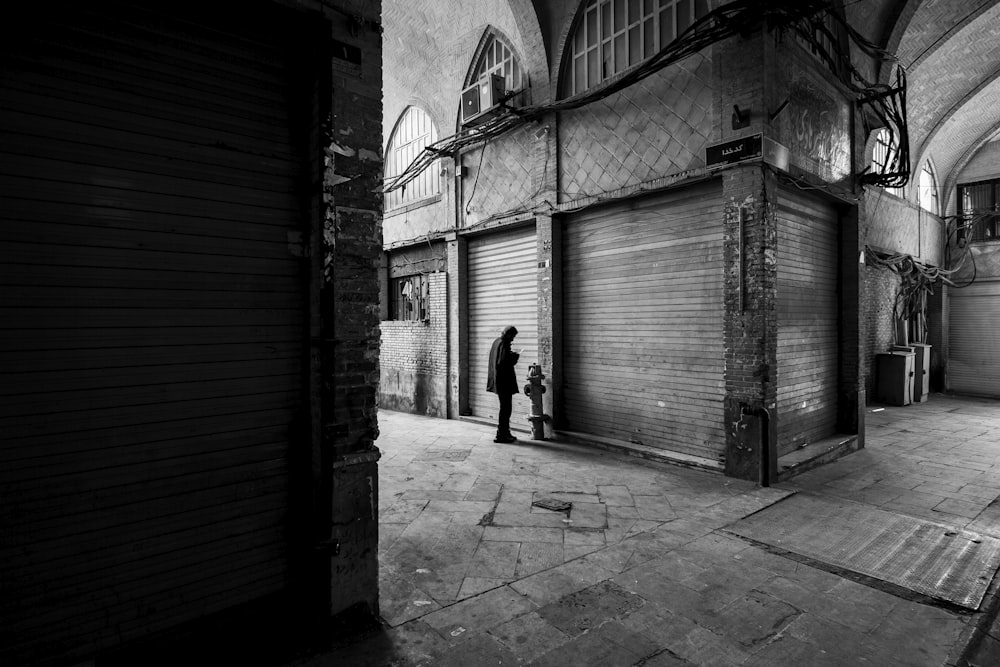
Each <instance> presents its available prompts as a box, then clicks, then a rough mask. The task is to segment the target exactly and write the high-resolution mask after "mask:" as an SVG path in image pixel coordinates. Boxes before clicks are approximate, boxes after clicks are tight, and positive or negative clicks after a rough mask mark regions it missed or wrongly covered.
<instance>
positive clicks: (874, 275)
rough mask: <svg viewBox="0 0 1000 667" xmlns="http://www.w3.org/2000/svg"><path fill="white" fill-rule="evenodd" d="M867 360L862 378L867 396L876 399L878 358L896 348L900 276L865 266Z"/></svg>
mask: <svg viewBox="0 0 1000 667" xmlns="http://www.w3.org/2000/svg"><path fill="white" fill-rule="evenodd" d="M864 278H865V280H864V287H863V290H862V297H863V301H864V309H863V316H864V337H863V340H864V358H865V363H864V365H863V369H862V372H863V375H864V381H865V387H866V390H867V393H868V396H869V397H870V398H871V399H874V397H875V355H876V354H880V353H882V352H885V351H887V350H888V349H889V347H890V346H891V345H893V344H894V342H895V339H894V335H895V334H894V321H893V319H894V318H893V305H894V304H895V300H896V294H897V292H898V291H899V285H900V279H899V276H898V275H896V274H895V273H893V272H892V271H890V270H888V269H885V268H881V267H875V266H866V267H865V271H864Z"/></svg>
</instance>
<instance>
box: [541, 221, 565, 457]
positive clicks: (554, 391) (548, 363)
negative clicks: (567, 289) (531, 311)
mask: <svg viewBox="0 0 1000 667" xmlns="http://www.w3.org/2000/svg"><path fill="white" fill-rule="evenodd" d="M535 236H536V238H537V244H538V315H537V319H538V363H539V365H541V367H542V374H544V375H545V379H544V380H543V382H542V383H543V385H544V386H545V393H544V394H543V395H542V406H543V409H544V411H545V414H546V415H548V416H549V419H548V421H546V422H545V429H544V430H545V437H546V438H551V437H552V436H553V419H554V416H555V414H556V413H555V409H556V406H558V391H559V390H558V388H559V386H561V384H562V383H561V377H562V364H561V363H560V359H561V357H560V356H559V350H561V349H562V316H561V315H562V267H561V262H560V258H561V257H562V250H561V243H560V240H561V238H562V230H561V225H560V223H559V220H558V219H553V218H552V216H550V215H539V216H536V217H535Z"/></svg>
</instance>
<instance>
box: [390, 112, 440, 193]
mask: <svg viewBox="0 0 1000 667" xmlns="http://www.w3.org/2000/svg"><path fill="white" fill-rule="evenodd" d="M435 141H437V128H436V127H434V122H433V121H432V120H431V117H430V116H428V115H427V113H426V112H425V111H424V110H423V109H419V108H417V107H407V109H406V111H404V112H403V115H402V116H400V117H399V120H398V121H397V122H396V128H395V129H394V130H393V131H392V139H391V140H390V141H389V148H388V150H387V151H386V156H385V178H386V179H387V180H388V179H391V178H395V177H396V176H399V175H400V174H401V173H403V170H404V169H406V168H407V167H408V166H409V165H410V163H411V162H413V160H414V159H415V158H416V157H417V156H418V155H419V154H420V152H421V151H422V150H424V147H425V146H427V144H433V143H434V142H435ZM440 192H441V173H440V169H438V168H437V163H435V164H432V165H431V166H430V167H428V168H427V169H424V170H423V171H422V172H420V175H418V176H417V177H416V178H415V179H413V180H412V181H410V182H409V183H407V184H406V185H404V186H403V187H401V188H399V189H397V190H393V191H392V192H389V193H388V194H386V196H385V210H386V211H391V210H392V209H394V208H400V207H402V206H405V205H407V204H410V203H413V202H417V201H420V200H422V199H427V198H428V197H433V196H434V195H436V194H439V193H440Z"/></svg>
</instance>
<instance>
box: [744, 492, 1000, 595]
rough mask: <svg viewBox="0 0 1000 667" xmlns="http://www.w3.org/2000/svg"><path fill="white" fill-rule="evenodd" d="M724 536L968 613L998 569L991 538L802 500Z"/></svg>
mask: <svg viewBox="0 0 1000 667" xmlns="http://www.w3.org/2000/svg"><path fill="white" fill-rule="evenodd" d="M726 530H727V531H728V532H730V533H734V534H736V535H741V536H743V537H748V538H750V539H752V540H755V541H757V542H762V543H764V544H770V545H772V546H775V547H779V548H781V549H786V550H788V551H791V552H794V553H797V554H800V555H803V556H807V557H809V558H813V559H815V560H816V561H819V562H821V563H828V564H831V565H835V566H837V567H842V568H845V569H848V570H851V571H853V572H858V573H861V574H865V575H868V576H870V577H874V578H876V579H881V580H882V581H888V582H890V583H893V584H896V585H898V586H902V587H904V588H908V589H910V590H912V591H916V592H918V593H921V594H923V595H928V596H930V597H933V598H937V599H940V600H947V601H949V602H953V603H955V604H957V605H960V606H962V607H966V608H967V609H972V610H973V611H975V610H978V609H979V605H980V603H981V602H982V600H983V596H984V595H985V593H986V589H987V588H988V587H989V584H990V582H991V581H992V580H993V575H994V574H995V573H996V571H997V567H998V565H1000V540H997V539H996V538H992V537H989V536H985V535H980V534H977V533H973V532H970V531H967V530H961V529H957V528H951V527H948V526H945V525H942V524H939V523H934V522H931V521H924V520H921V519H916V518H913V517H908V516H904V515H899V514H895V513H892V512H886V511H884V510H879V509H875V508H873V507H869V506H866V505H860V504H857V503H852V502H850V501H847V500H840V499H832V498H825V497H817V496H811V495H808V494H796V495H794V496H791V497H789V498H786V499H785V500H783V501H782V502H780V503H777V504H776V505H772V506H771V507H769V508H767V509H765V510H763V511H761V512H758V513H756V514H753V515H751V516H749V517H747V518H746V519H743V520H742V521H738V522H737V523H735V524H732V525H730V526H728V527H727V528H726Z"/></svg>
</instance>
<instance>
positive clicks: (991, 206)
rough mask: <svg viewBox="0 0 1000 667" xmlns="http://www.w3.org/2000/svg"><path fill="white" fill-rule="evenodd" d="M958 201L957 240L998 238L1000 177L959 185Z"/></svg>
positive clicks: (999, 226)
mask: <svg viewBox="0 0 1000 667" xmlns="http://www.w3.org/2000/svg"><path fill="white" fill-rule="evenodd" d="M958 201H959V203H960V205H961V207H962V217H961V221H960V222H961V227H960V228H959V232H958V238H959V240H962V239H969V240H971V241H995V240H1000V179H994V180H990V181H983V182H980V183H969V184H964V185H959V186H958Z"/></svg>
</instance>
